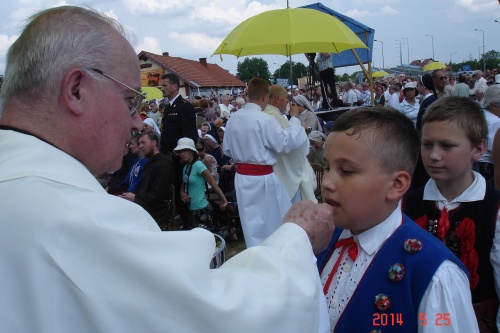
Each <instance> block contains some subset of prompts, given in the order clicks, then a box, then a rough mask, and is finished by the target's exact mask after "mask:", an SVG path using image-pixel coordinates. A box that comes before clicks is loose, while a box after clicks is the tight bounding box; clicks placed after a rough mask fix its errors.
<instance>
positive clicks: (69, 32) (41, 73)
mask: <svg viewBox="0 0 500 333" xmlns="http://www.w3.org/2000/svg"><path fill="white" fill-rule="evenodd" d="M109 28H112V29H115V30H116V31H117V32H118V33H120V34H121V35H123V36H124V37H125V38H127V37H128V35H127V33H126V31H125V29H124V28H123V27H122V26H121V25H120V24H119V23H118V22H117V21H116V20H114V19H112V18H110V17H107V16H104V15H103V14H100V13H98V12H97V11H94V10H92V9H87V8H80V7H75V6H62V7H56V8H50V9H47V10H43V11H40V12H38V13H36V14H34V15H33V16H31V17H30V18H29V19H28V20H27V25H26V26H25V27H24V30H23V32H22V34H21V36H20V37H19V38H18V39H17V40H16V41H15V42H14V44H12V46H11V47H10V48H9V51H8V53H7V65H6V69H5V77H4V82H3V85H2V91H1V95H0V99H1V100H2V101H3V104H4V105H5V104H6V103H7V102H8V100H9V99H10V98H11V97H14V96H17V97H23V98H28V99H31V100H33V99H37V101H38V102H39V103H43V102H47V100H48V99H50V98H51V96H53V92H54V91H57V90H58V89H59V84H60V82H61V80H62V77H63V76H64V75H65V74H66V72H67V71H68V70H69V69H71V68H74V67H82V68H98V69H101V70H103V71H105V72H106V71H109V70H110V69H111V68H113V66H116V63H115V62H114V59H115V57H114V56H113V52H116V53H118V52H120V51H119V50H115V51H113V50H112V49H111V48H110V45H113V44H112V42H113V39H115V38H116V36H114V35H113V34H109V33H103V29H109ZM2 110H3V106H0V114H1V112H2Z"/></svg>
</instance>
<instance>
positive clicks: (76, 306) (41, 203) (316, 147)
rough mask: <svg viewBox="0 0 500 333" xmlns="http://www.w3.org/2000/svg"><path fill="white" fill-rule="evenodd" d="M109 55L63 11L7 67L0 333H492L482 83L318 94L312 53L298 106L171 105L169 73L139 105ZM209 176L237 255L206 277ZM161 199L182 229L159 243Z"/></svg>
mask: <svg viewBox="0 0 500 333" xmlns="http://www.w3.org/2000/svg"><path fill="white" fill-rule="evenodd" d="M125 36H127V34H126V31H125V30H124V28H123V27H122V26H121V25H120V24H119V23H118V22H116V21H115V20H113V19H110V18H109V17H107V16H104V15H102V14H100V13H98V12H96V11H94V10H92V9H84V8H80V7H75V6H62V7H56V8H51V9H47V10H44V11H40V12H38V13H36V14H35V15H34V16H33V17H31V18H30V20H29V21H28V24H27V26H26V28H25V29H24V30H23V32H22V34H21V35H20V37H19V38H18V39H17V40H16V41H15V42H14V44H13V45H12V46H11V48H10V50H9V52H8V58H7V67H6V75H5V81H4V84H3V86H2V90H1V92H0V98H1V100H2V105H1V109H0V115H1V117H0V151H2V154H0V192H1V193H5V194H8V195H5V196H4V197H3V198H2V200H1V201H0V210H1V211H2V214H3V219H2V222H1V223H0V259H1V260H2V262H3V263H4V265H5V269H3V270H2V271H0V281H2V283H3V287H4V293H2V297H1V298H0V331H2V332H17V331H18V332H51V333H53V332H54V333H58V332H61V333H62V332H68V331H71V332H117V331H119V332H138V331H147V332H163V331H165V330H166V331H175V332H193V333H194V332H220V333H225V332H234V331H236V330H237V331H240V332H297V333H299V332H301V333H302V332H313V333H314V332H320V333H326V332H376V331H378V330H379V329H380V328H382V330H383V331H386V330H387V331H389V332H400V331H401V332H424V333H428V332H436V331H439V332H454V333H458V332H498V327H500V313H499V307H498V292H499V290H500V216H499V207H500V191H498V190H497V189H495V187H494V186H495V185H496V186H497V188H499V187H500V186H498V184H500V180H499V178H500V177H499V176H500V171H499V170H497V169H500V162H498V163H497V161H499V160H500V134H499V135H496V133H497V129H498V127H500V118H499V116H500V84H498V85H497V84H495V83H500V80H496V79H495V76H494V72H491V73H484V75H483V73H481V72H479V71H478V72H476V74H475V77H474V78H473V79H472V78H469V91H468V93H469V94H468V95H467V96H463V95H462V94H465V91H466V90H465V87H464V84H465V85H466V83H465V82H467V78H466V77H463V76H460V77H459V78H458V81H459V83H458V84H456V85H455V84H454V80H452V79H451V78H450V77H449V75H448V74H447V73H446V71H444V70H437V71H434V72H433V73H432V74H426V75H423V76H421V77H418V78H408V77H402V76H401V77H399V78H398V79H397V80H393V79H388V80H384V81H383V82H382V81H380V82H377V83H376V84H375V85H373V86H374V92H373V94H372V92H371V91H370V86H372V85H370V84H369V83H368V82H363V83H361V84H360V86H359V87H357V86H355V85H353V84H352V83H351V82H344V83H342V84H341V86H342V88H341V89H340V86H339V90H338V91H335V92H333V93H332V92H331V89H332V87H333V86H334V84H333V83H332V82H331V75H330V74H332V72H333V69H332V67H331V66H329V65H328V61H329V60H328V59H329V56H328V54H319V55H318V59H319V60H321V61H322V62H323V63H322V64H321V66H319V68H320V71H321V73H323V74H322V77H321V79H322V80H325V82H326V83H327V84H328V86H329V87H330V88H323V89H315V91H313V93H312V94H310V93H309V95H308V91H307V90H304V91H300V90H298V91H290V92H288V91H287V90H286V89H285V88H284V87H282V86H279V85H274V86H270V85H269V83H268V82H267V81H266V80H264V79H261V78H253V79H251V80H250V81H249V82H248V89H247V90H246V91H244V92H243V93H242V94H241V95H240V96H220V98H204V97H200V98H198V99H197V98H194V99H193V100H188V99H186V98H185V97H183V96H182V95H181V93H180V91H179V89H180V87H181V82H180V79H179V77H178V76H177V75H175V74H172V73H167V74H163V75H161V77H160V78H159V85H160V87H161V90H162V91H163V95H164V98H163V99H162V100H161V101H146V102H144V95H142V94H141V93H140V92H139V91H138V90H140V89H139V87H140V66H139V61H138V58H137V55H136V54H135V52H134V50H133V48H132V46H131V45H130V44H129V42H128V41H127V39H126V37H125ZM96 43H97V44H96ZM330 62H331V61H330ZM54 68H57V70H56V71H55V70H54ZM490 74H491V75H490ZM29 75H31V77H33V78H32V80H28V81H27V80H25V79H24V78H25V77H28V76H29ZM496 77H498V78H500V76H498V75H497V76H496ZM472 80H475V81H474V82H472ZM497 81H498V82H497ZM483 85H484V86H483ZM358 88H359V91H358ZM328 89H330V93H328ZM336 89H337V88H335V90H336ZM358 92H359V93H358ZM327 95H328V96H330V97H331V98H329V99H328V100H326V103H325V100H323V99H322V96H325V98H327V97H326V96H327ZM372 95H373V96H374V98H373V100H374V101H375V103H374V104H375V105H372V104H373V103H372ZM26 96H28V97H29V98H26ZM34 102H35V103H36V104H35V105H36V108H33V105H34V104H33V103H34ZM341 105H344V106H350V107H351V109H350V110H349V111H347V112H345V113H344V114H342V115H341V116H340V117H338V118H337V119H336V120H335V121H330V122H326V123H325V122H323V120H322V119H321V117H318V116H317V114H316V112H315V111H317V109H316V108H317V107H319V106H321V108H323V107H336V106H341ZM89 128H91V129H92V131H90V132H89ZM311 163H318V164H323V165H324V178H323V179H322V186H321V199H322V203H318V201H317V198H316V195H315V193H314V190H315V188H314V186H315V184H316V179H315V175H314V172H312V168H311ZM106 174H111V175H112V176H111V179H108V180H106V181H104V180H102V179H101V181H100V182H99V181H98V179H97V178H99V177H102V175H106ZM225 177H229V178H230V181H229V183H231V184H232V186H233V188H231V189H232V190H234V192H235V194H236V198H237V201H238V207H239V214H240V219H241V226H242V229H243V234H244V238H245V243H246V246H247V249H246V250H244V251H242V252H241V253H239V254H238V255H236V256H235V257H234V258H232V259H230V260H228V261H227V262H225V263H224V264H223V266H222V267H221V269H217V270H214V269H210V268H209V263H210V261H211V258H212V254H213V252H214V237H213V233H214V232H219V233H221V228H220V225H218V221H217V220H216V219H214V209H215V207H213V203H216V204H217V206H218V207H217V209H219V210H221V211H223V210H224V209H226V206H227V204H228V200H227V198H226V196H228V193H225V188H224V178H225ZM104 183H106V184H104ZM172 188H173V189H174V191H175V194H176V196H175V197H176V202H175V205H176V207H177V211H178V212H179V217H178V218H179V220H180V221H181V222H182V229H183V231H177V232H163V231H162V229H165V226H166V225H167V221H166V219H167V216H168V214H167V210H168V208H167V207H168V206H167V205H166V204H165V203H166V201H168V200H169V199H171V198H170V193H171V189H172ZM210 193H212V194H213V195H214V196H216V197H217V200H215V201H212V202H211V201H210V200H207V195H209V194H210ZM229 234H231V233H230V230H226V234H223V236H227V235H229Z"/></svg>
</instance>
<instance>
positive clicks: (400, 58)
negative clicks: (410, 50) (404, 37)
mask: <svg viewBox="0 0 500 333" xmlns="http://www.w3.org/2000/svg"><path fill="white" fill-rule="evenodd" d="M396 43H399V65H400V66H403V51H402V50H401V41H400V40H397V39H396Z"/></svg>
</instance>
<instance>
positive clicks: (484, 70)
mask: <svg viewBox="0 0 500 333" xmlns="http://www.w3.org/2000/svg"><path fill="white" fill-rule="evenodd" d="M474 30H476V31H481V32H482V33H483V72H486V59H485V57H484V30H481V29H474Z"/></svg>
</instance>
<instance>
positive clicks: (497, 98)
mask: <svg viewBox="0 0 500 333" xmlns="http://www.w3.org/2000/svg"><path fill="white" fill-rule="evenodd" d="M491 104H495V105H500V84H493V85H491V86H489V87H488V88H486V90H485V91H484V97H483V107H484V108H485V109H486V110H488V109H489V107H490V105H491Z"/></svg>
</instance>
